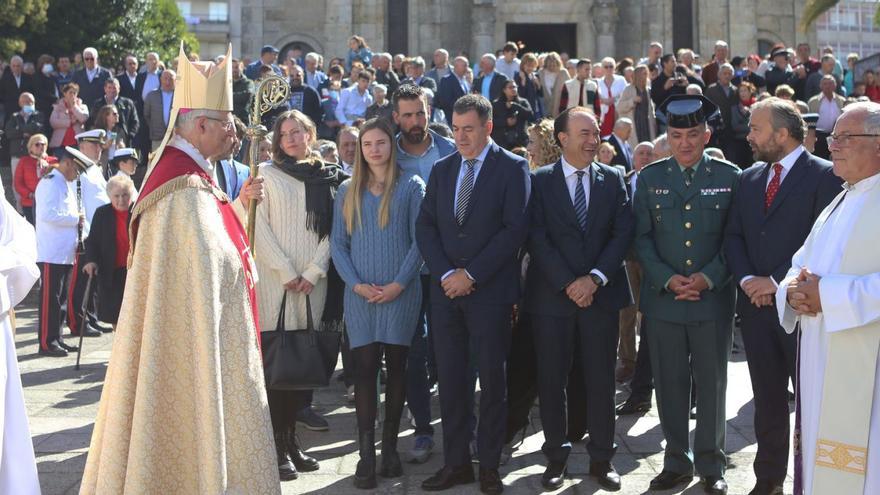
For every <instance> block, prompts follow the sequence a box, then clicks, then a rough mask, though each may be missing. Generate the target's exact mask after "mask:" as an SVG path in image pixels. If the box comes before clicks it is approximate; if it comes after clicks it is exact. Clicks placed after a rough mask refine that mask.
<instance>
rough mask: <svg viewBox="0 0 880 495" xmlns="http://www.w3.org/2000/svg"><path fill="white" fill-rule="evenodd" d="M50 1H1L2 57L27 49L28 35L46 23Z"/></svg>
mask: <svg viewBox="0 0 880 495" xmlns="http://www.w3.org/2000/svg"><path fill="white" fill-rule="evenodd" d="M48 7H49V0H0V57H3V58H5V59H8V58H9V57H10V56H12V55H14V54H16V53H21V52H22V50H23V49H24V48H25V38H26V35H27V34H28V33H29V32H31V31H32V30H34V29H39V28H40V27H41V26H43V25H44V24H45V23H46V10H47V9H48Z"/></svg>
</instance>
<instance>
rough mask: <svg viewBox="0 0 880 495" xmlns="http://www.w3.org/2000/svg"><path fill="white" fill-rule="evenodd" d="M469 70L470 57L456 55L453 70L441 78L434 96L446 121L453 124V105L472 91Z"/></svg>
mask: <svg viewBox="0 0 880 495" xmlns="http://www.w3.org/2000/svg"><path fill="white" fill-rule="evenodd" d="M467 70H468V59H467V58H465V57H455V60H454V61H453V62H452V70H451V71H450V72H449V74H447V75H446V77H444V78H443V79H441V80H440V89H439V90H438V91H437V95H436V96H434V106H435V107H437V108H439V109H440V110H443V114H444V115H445V116H446V123H447V124H449V125H450V126H452V107H453V105H455V102H456V101H458V99H459V98H461V97H462V96H464V95H466V94H468V93H470V92H471V91H470V90H471V87H470V85H469V84H468V82H467V80H466V79H465V77H464V76H465V74H467Z"/></svg>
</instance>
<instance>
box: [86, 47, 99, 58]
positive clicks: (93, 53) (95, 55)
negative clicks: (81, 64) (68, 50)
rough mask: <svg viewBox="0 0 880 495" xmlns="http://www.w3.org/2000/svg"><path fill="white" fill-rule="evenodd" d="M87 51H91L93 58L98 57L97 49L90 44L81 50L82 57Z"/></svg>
mask: <svg viewBox="0 0 880 495" xmlns="http://www.w3.org/2000/svg"><path fill="white" fill-rule="evenodd" d="M89 53H91V54H92V55H93V56H94V57H95V59H97V58H98V50H97V49H95V48H94V47H91V46H90V47H88V48H86V49H85V50H83V52H82V54H83V58H85V56H86V55H88V54H89Z"/></svg>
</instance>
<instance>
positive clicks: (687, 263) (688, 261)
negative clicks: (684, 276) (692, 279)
mask: <svg viewBox="0 0 880 495" xmlns="http://www.w3.org/2000/svg"><path fill="white" fill-rule="evenodd" d="M684 264H685V265H687V266H691V265H693V264H694V262H693V261H691V260H687V261H685V262H684Z"/></svg>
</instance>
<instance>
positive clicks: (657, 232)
mask: <svg viewBox="0 0 880 495" xmlns="http://www.w3.org/2000/svg"><path fill="white" fill-rule="evenodd" d="M693 168H695V172H694V174H693V177H692V178H690V179H689V182H690V185H687V182H688V178H687V176H686V172H685V171H684V169H683V167H680V166H679V164H678V163H677V162H676V160H675V158H672V157H670V158H668V159H665V160H660V161H657V162H654V163H652V164H650V165H648V166H646V167H645V168H644V169H642V171H641V172H640V173H639V178H638V183H637V186H636V193H635V205H634V209H635V214H636V241H635V242H636V252H637V255H638V257H639V260H640V261H641V263H642V269H643V280H642V291H641V301H640V310H641V311H642V314H643V315H644V317H645V318H646V324H647V325H648V328H650V332H649V334H648V345H649V347H650V349H651V354H650V355H651V367H652V369H653V372H654V385H655V387H656V390H657V404H658V409H659V412H660V424H661V427H662V428H663V434H664V435H665V437H666V452H665V459H664V471H671V472H673V473H677V474H692V473H693V470H694V467H695V465H696V470H697V472H698V473H699V474H701V475H702V476H704V477H705V476H716V477H721V476H723V474H724V469H725V466H726V458H725V454H724V450H723V449H724V437H725V394H726V391H727V359H728V356H729V355H730V346H731V338H732V330H733V312H734V301H735V292H734V291H735V287H734V285H733V284H732V283H731V282H730V273H729V272H728V270H727V267H726V266H725V262H724V259H723V256H722V254H721V244H722V239H723V233H724V226H725V223H726V221H727V211H728V208H729V207H730V202H731V198H732V197H733V195H734V194H735V189H736V184H737V176H738V175H739V169H738V168H737V167H736V166H735V165H733V164H731V163H728V162H726V161H723V160H717V159H714V158H710V157H709V156H708V155H705V154H704V155H703V158H702V159H701V160H700V161H699V162H698V163H697V164H696V165H694V167H693ZM698 272H702V273H703V274H704V275H705V276H706V278H708V282H709V287H710V288H709V289H707V290H704V291H703V292H702V293H700V300H699V301H676V300H675V293H673V292H672V291H670V290H668V289H667V286H666V284H667V282H668V281H669V279H670V277H672V276H673V275H677V274H678V275H684V276H686V277H689V276H691V275H693V274H695V273H698ZM692 370H693V371H692ZM692 372H693V378H694V381H695V383H696V390H697V430H696V436H695V439H694V449H693V451H691V449H690V447H689V442H688V420H689V410H690V389H691V386H690V382H691V380H690V378H691V373H692Z"/></svg>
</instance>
